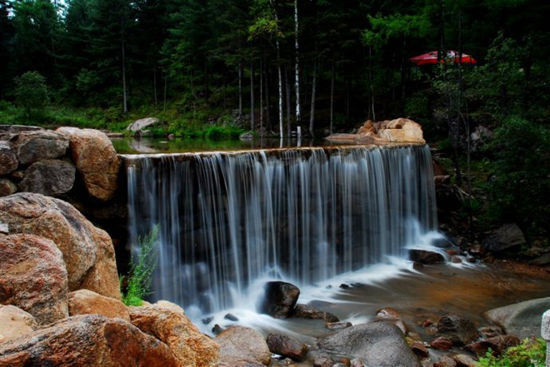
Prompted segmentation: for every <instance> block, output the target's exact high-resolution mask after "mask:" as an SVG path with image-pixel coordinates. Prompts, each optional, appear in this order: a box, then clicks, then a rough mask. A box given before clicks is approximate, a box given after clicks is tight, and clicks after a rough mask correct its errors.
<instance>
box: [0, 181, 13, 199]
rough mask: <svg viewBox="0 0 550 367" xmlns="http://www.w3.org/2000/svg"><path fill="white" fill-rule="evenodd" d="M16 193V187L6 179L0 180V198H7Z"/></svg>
mask: <svg viewBox="0 0 550 367" xmlns="http://www.w3.org/2000/svg"><path fill="white" fill-rule="evenodd" d="M16 192H17V186H16V185H15V184H14V183H13V182H11V181H10V180H8V179H7V178H0V196H9V195H12V194H15V193H16Z"/></svg>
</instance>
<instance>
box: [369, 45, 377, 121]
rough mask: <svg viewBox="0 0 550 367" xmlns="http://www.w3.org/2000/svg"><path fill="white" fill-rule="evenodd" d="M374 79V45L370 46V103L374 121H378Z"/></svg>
mask: <svg viewBox="0 0 550 367" xmlns="http://www.w3.org/2000/svg"><path fill="white" fill-rule="evenodd" d="M373 83H374V79H373V77H372V47H371V46H369V84H370V104H371V111H372V121H376V113H375V111H374V86H373Z"/></svg>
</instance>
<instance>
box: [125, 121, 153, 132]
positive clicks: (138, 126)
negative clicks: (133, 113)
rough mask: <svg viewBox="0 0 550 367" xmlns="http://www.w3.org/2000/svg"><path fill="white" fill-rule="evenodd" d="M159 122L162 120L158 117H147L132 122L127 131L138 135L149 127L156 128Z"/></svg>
mask: <svg viewBox="0 0 550 367" xmlns="http://www.w3.org/2000/svg"><path fill="white" fill-rule="evenodd" d="M159 122H160V120H159V119H158V118H156V117H146V118H143V119H139V120H136V121H134V122H132V123H131V124H130V125H128V127H127V128H126V130H128V131H131V132H133V133H136V132H138V131H143V130H145V129H147V128H148V127H152V126H155V125H157V124H158V123H159Z"/></svg>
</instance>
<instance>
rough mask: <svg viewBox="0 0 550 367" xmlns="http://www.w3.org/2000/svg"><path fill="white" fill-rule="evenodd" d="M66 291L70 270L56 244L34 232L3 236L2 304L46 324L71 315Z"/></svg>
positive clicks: (0, 255)
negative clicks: (16, 308)
mask: <svg viewBox="0 0 550 367" xmlns="http://www.w3.org/2000/svg"><path fill="white" fill-rule="evenodd" d="M67 292H68V291H67V271H66V269H65V263H64V262H63V255H62V254H61V252H60V251H59V249H58V248H57V246H56V245H55V243H53V242H52V241H50V240H48V239H45V238H41V237H38V236H33V235H25V234H16V235H11V236H5V235H0V303H2V304H11V305H15V306H17V307H19V308H21V309H22V310H24V311H27V312H28V313H30V314H31V315H33V316H34V317H35V318H36V320H37V321H38V322H39V323H41V324H46V323H50V322H54V321H56V320H59V319H63V318H65V317H67V316H68V315H69V313H68V311H67Z"/></svg>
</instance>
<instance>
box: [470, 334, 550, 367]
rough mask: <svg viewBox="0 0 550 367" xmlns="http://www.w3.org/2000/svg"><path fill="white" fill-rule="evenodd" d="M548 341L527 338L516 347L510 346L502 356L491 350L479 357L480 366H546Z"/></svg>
mask: <svg viewBox="0 0 550 367" xmlns="http://www.w3.org/2000/svg"><path fill="white" fill-rule="evenodd" d="M545 360H546V342H545V341H544V340H542V339H536V340H533V339H525V340H524V341H523V343H521V344H520V345H518V346H516V347H511V348H508V349H507V350H506V351H505V352H504V353H503V354H502V355H501V356H499V357H495V356H493V354H492V352H491V350H489V351H488V352H487V354H486V355H485V357H482V358H480V359H479V363H478V367H544V365H545Z"/></svg>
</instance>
